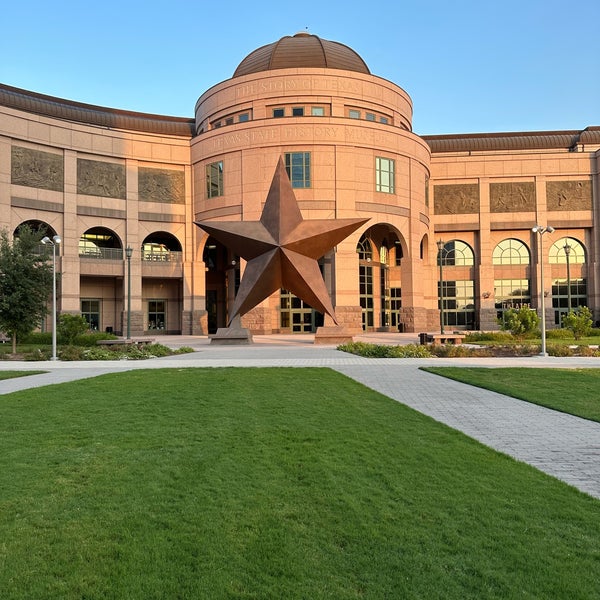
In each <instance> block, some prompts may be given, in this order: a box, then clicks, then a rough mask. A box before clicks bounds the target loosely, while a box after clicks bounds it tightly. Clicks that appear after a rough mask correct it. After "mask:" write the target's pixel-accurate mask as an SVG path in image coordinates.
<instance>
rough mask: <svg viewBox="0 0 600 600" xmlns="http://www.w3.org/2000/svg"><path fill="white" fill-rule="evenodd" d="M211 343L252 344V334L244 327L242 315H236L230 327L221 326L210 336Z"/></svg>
mask: <svg viewBox="0 0 600 600" xmlns="http://www.w3.org/2000/svg"><path fill="white" fill-rule="evenodd" d="M209 337H210V343H211V344H217V345H221V346H227V345H229V346H245V345H248V344H252V343H253V340H252V334H251V333H250V330H249V329H246V328H245V327H242V324H241V321H240V317H239V316H236V317H235V318H234V319H233V321H232V322H231V325H230V326H229V327H219V329H217V333H215V334H213V335H211V336H209Z"/></svg>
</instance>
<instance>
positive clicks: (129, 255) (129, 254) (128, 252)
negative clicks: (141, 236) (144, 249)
mask: <svg viewBox="0 0 600 600" xmlns="http://www.w3.org/2000/svg"><path fill="white" fill-rule="evenodd" d="M132 254H133V248H131V247H130V246H127V248H125V256H126V257H127V258H131V255H132Z"/></svg>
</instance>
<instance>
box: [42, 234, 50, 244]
mask: <svg viewBox="0 0 600 600" xmlns="http://www.w3.org/2000/svg"><path fill="white" fill-rule="evenodd" d="M51 243H52V240H51V239H50V238H49V237H48V236H47V235H45V236H44V237H43V238H42V244H51Z"/></svg>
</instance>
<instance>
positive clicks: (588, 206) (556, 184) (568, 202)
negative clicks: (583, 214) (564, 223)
mask: <svg viewBox="0 0 600 600" xmlns="http://www.w3.org/2000/svg"><path fill="white" fill-rule="evenodd" d="M546 202H547V203H548V210H592V182H591V181H589V180H587V181H548V182H547V183H546Z"/></svg>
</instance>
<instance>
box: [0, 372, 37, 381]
mask: <svg viewBox="0 0 600 600" xmlns="http://www.w3.org/2000/svg"><path fill="white" fill-rule="evenodd" d="M40 373H46V371H0V381H2V380H3V379H14V378H15V377H26V376H27V375H39V374H40Z"/></svg>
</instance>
